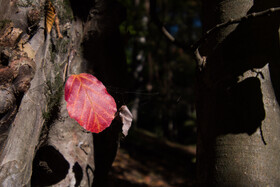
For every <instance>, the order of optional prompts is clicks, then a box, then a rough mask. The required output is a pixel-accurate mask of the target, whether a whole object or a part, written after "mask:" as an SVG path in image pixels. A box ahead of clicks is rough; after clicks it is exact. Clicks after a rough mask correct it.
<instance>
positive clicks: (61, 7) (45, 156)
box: [0, 0, 125, 186]
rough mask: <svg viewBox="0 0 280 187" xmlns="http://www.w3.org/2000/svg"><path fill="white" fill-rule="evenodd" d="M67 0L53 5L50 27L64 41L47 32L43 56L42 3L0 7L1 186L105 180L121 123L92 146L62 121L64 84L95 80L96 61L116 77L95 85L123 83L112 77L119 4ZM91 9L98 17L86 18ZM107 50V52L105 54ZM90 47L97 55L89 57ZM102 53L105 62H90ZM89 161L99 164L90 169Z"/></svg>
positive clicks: (118, 60) (119, 57)
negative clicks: (90, 75) (80, 77)
mask: <svg viewBox="0 0 280 187" xmlns="http://www.w3.org/2000/svg"><path fill="white" fill-rule="evenodd" d="M70 2H71V4H66V3H64V1H63V0H57V1H54V2H53V4H54V7H55V8H56V10H57V11H56V13H57V15H56V16H59V19H60V27H57V28H60V30H61V33H63V35H64V36H65V37H63V38H61V37H60V38H59V39H58V38H57V37H56V34H55V32H52V31H50V34H49V36H50V42H51V43H50V44H51V45H48V51H47V53H46V55H45V52H46V51H45V49H44V46H45V42H46V41H45V33H44V29H42V28H44V20H45V18H44V16H45V15H44V13H42V12H44V11H42V10H43V9H44V5H45V1H44V0H34V1H24V0H22V1H20V2H18V3H14V2H13V1H12V2H10V1H9V0H2V1H0V3H1V7H0V10H1V11H0V23H4V22H1V21H3V20H5V25H2V26H3V27H0V54H1V55H0V116H1V119H0V137H1V138H0V145H1V147H0V186H31V185H32V186H43V185H53V186H68V185H69V186H91V185H92V183H93V179H94V177H95V176H98V175H99V176H101V178H102V179H103V178H104V177H105V176H106V174H107V172H108V169H109V168H110V165H111V164H112V161H113V160H114V157H115V153H116V150H117V148H118V139H119V133H120V132H121V124H117V125H112V128H108V130H107V133H103V134H100V135H99V136H98V138H97V140H96V139H95V140H94V141H93V135H92V134H91V133H88V132H86V131H84V130H83V129H82V128H81V127H80V126H79V125H78V124H77V122H75V121H74V120H72V119H70V118H69V116H68V113H67V111H66V103H65V101H64V97H63V91H64V82H65V80H64V79H66V78H67V76H69V75H70V74H71V73H74V74H78V73H81V72H95V73H97V74H98V73H100V72H101V71H102V69H100V68H99V69H98V68H97V69H95V67H101V64H103V63H105V64H106V66H107V65H108V66H111V65H112V64H113V66H116V67H112V68H107V67H106V68H107V69H108V70H114V71H116V72H114V73H111V72H108V70H106V71H104V72H102V74H103V75H105V76H104V77H101V79H104V81H105V83H108V84H109V85H112V86H114V85H115V84H116V83H119V82H122V81H119V80H122V77H121V76H118V74H121V69H122V68H123V66H122V65H121V64H123V63H124V62H125V61H124V54H123V51H122V49H121V47H116V46H118V45H120V44H119V43H120V42H119V41H120V40H119V38H120V35H119V33H118V24H119V23H120V20H118V17H117V15H111V14H112V12H113V13H114V12H116V11H112V10H113V9H114V7H115V6H116V7H117V9H118V8H119V6H117V5H116V4H114V3H113V2H111V1H107V0H101V1H98V2H97V3H95V4H94V3H89V2H84V3H81V2H79V3H78V4H75V3H76V2H75V1H70ZM112 5H113V6H112ZM3 7H5V8H6V10H7V11H6V12H5V11H2V9H3ZM77 7H79V8H80V9H79V8H78V9H77ZM81 10H83V12H79V11H81ZM91 10H94V11H95V12H96V11H97V12H100V13H98V14H90V12H92V11H91ZM94 11H93V12H94ZM4 12H5V13H4ZM117 13H118V12H117ZM15 15H17V16H15ZM19 15H20V16H19ZM110 17H111V18H114V19H107V18H110ZM104 20H105V22H104ZM57 25H58V22H57ZM88 26H89V27H88ZM84 27H86V28H84ZM1 28H2V29H1ZM53 30H54V29H53ZM93 30H95V31H96V30H98V35H95V34H93V35H92V33H93V32H92V31H93ZM59 33H60V32H59V31H58V34H59ZM104 33H105V34H104ZM107 36H108V37H109V38H112V39H113V40H111V41H109V40H108V39H107ZM94 41H98V42H96V43H94ZM92 42H93V43H92ZM118 42H119V43H118ZM112 44H113V45H112ZM106 45H108V46H112V47H110V49H109V50H107V49H108V46H106ZM88 47H90V48H88ZM91 47H93V48H91ZM116 48H117V51H116ZM94 49H96V50H98V52H97V53H96V52H95V53H96V57H94V56H91V54H90V53H92V50H94ZM89 51H90V52H89ZM106 53H107V54H106ZM104 54H106V55H105V56H106V57H107V58H105V60H104V61H102V60H101V61H96V60H95V59H99V58H100V57H99V55H104ZM109 56H112V58H108V57H109ZM42 58H44V59H43V61H44V65H43V64H42ZM94 63H96V65H93V64H94ZM66 64H68V65H67V66H68V67H67V74H66V73H65V72H66V70H64V67H65V65H66ZM104 67H105V65H104ZM86 68H87V69H86ZM118 69H120V71H119V72H118V71H117V70H118ZM43 77H45V79H43ZM116 77H118V78H116ZM103 140H106V141H105V142H104V141H103ZM93 142H95V143H94V144H95V145H94V144H93ZM103 144H104V145H103ZM96 145H98V146H97V147H99V148H98V149H96ZM103 146H104V147H105V149H103V148H102V147H103ZM96 150H100V154H99V156H96V153H95V151H96ZM106 153H108V155H106V157H104V158H102V155H103V154H106ZM100 155H101V157H100ZM95 158H98V159H99V160H98V159H97V160H95ZM96 162H98V163H100V164H99V166H98V168H99V169H98V170H97V171H96ZM102 165H103V166H104V167H102ZM102 168H104V170H102ZM98 171H99V172H98ZM104 171H105V172H104ZM98 173H100V174H98Z"/></svg>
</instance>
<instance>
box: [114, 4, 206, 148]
mask: <svg viewBox="0 0 280 187" xmlns="http://www.w3.org/2000/svg"><path fill="white" fill-rule="evenodd" d="M119 2H120V3H122V4H123V5H124V6H125V7H126V8H127V19H126V21H125V22H124V23H123V24H122V25H121V26H120V30H121V33H122V34H123V36H124V37H125V42H126V57H127V59H126V60H127V68H128V69H127V71H128V74H129V77H130V85H131V86H130V89H129V90H122V89H120V88H110V87H109V90H111V91H113V92H118V93H119V94H122V95H125V97H128V98H130V99H129V100H130V101H131V102H129V103H127V104H128V105H129V106H130V108H132V112H133V115H134V118H135V120H134V127H137V128H142V129H145V130H148V131H151V132H153V133H156V134H157V136H158V137H163V138H167V139H169V140H172V141H176V142H179V143H183V144H190V143H192V144H193V143H195V131H196V127H195V119H196V117H195V116H196V115H195V108H194V103H195V97H194V82H195V76H194V73H195V63H194V60H193V59H192V56H191V55H192V54H188V53H186V52H185V51H184V50H183V49H181V48H179V47H177V46H175V45H173V44H171V43H170V42H169V41H168V40H167V39H166V38H165V36H164V35H163V34H162V33H161V30H160V29H159V28H158V26H157V25H156V24H155V23H153V21H152V20H151V19H150V16H149V13H150V1H149V0H134V1H131V0H119ZM200 7H201V3H200V1H186V0H184V1H168V0H163V1H158V2H157V7H156V14H157V15H158V17H159V19H160V20H161V21H162V23H163V24H164V26H165V27H166V28H167V30H168V31H169V33H170V34H172V35H173V36H174V37H175V38H179V39H180V40H182V41H184V42H186V43H193V42H194V41H196V40H198V39H199V37H200V35H201V34H200V33H201V22H200V17H199V13H200Z"/></svg>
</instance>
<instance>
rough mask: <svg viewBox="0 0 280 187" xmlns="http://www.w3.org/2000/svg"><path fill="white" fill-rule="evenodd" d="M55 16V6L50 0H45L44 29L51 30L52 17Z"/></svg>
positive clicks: (48, 31)
mask: <svg viewBox="0 0 280 187" xmlns="http://www.w3.org/2000/svg"><path fill="white" fill-rule="evenodd" d="M55 17H56V12H55V8H54V6H53V5H52V3H51V1H47V4H46V18H45V19H46V31H47V33H50V32H51V30H52V26H53V23H54V19H55Z"/></svg>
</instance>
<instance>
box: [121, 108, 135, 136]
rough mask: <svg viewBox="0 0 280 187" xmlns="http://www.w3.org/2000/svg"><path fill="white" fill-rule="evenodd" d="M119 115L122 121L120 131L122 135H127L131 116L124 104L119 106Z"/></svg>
mask: <svg viewBox="0 0 280 187" xmlns="http://www.w3.org/2000/svg"><path fill="white" fill-rule="evenodd" d="M119 116H120V118H121V121H122V123H123V126H122V133H123V135H124V136H127V134H128V130H129V129H130V127H131V123H132V119H133V116H132V114H131V112H130V111H129V109H128V108H127V106H126V105H123V106H121V108H120V109H119Z"/></svg>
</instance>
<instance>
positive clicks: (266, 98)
mask: <svg viewBox="0 0 280 187" xmlns="http://www.w3.org/2000/svg"><path fill="white" fill-rule="evenodd" d="M203 3H204V4H203V6H204V9H203V24H204V30H205V31H206V30H208V29H210V28H212V27H214V26H215V25H216V24H218V23H222V22H225V21H228V20H229V19H235V18H239V17H242V16H245V15H247V14H249V13H252V12H256V11H261V10H265V9H267V8H270V7H276V6H279V1H265V0H259V1H253V0H233V1H227V0H225V1H223V0H222V1H215V2H213V1H204V2H203ZM278 28H279V14H273V15H270V16H264V17H257V18H253V19H250V20H245V21H242V22H241V23H239V24H234V25H231V26H228V27H226V28H223V29H220V30H219V31H217V32H216V33H215V34H213V35H211V36H210V37H209V38H208V40H207V42H206V43H205V44H203V46H202V47H201V49H200V51H201V54H202V56H206V59H207V60H206V66H205V67H204V68H203V70H202V71H199V72H198V73H197V78H198V89H197V94H198V96H197V117H198V145H197V156H198V158H197V161H198V163H197V164H198V178H197V179H198V184H199V185H200V186H209V185H215V186H267V185H271V186H279V185H280V177H279V173H278V171H279V168H280V162H279V153H280V146H279V145H280V138H279V137H280V134H279V132H280V126H279V124H280V108H279V100H277V99H279V86H280V84H279V78H278V77H279V70H280V69H279V59H280V58H279V57H280V56H279V54H280V53H279V37H278Z"/></svg>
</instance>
